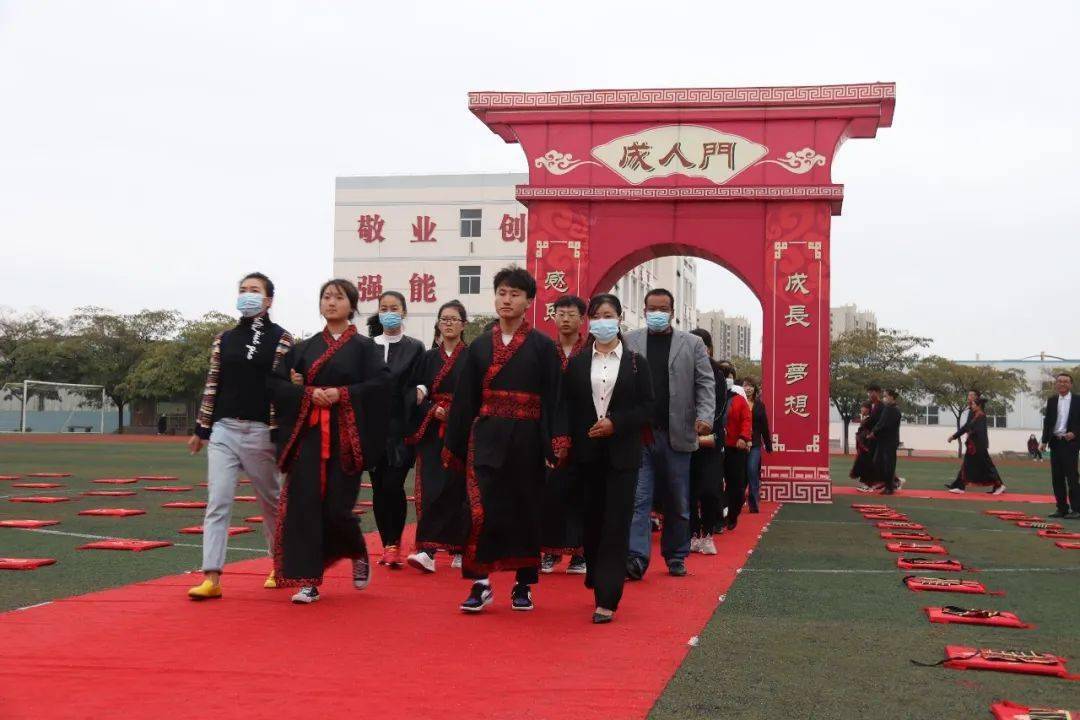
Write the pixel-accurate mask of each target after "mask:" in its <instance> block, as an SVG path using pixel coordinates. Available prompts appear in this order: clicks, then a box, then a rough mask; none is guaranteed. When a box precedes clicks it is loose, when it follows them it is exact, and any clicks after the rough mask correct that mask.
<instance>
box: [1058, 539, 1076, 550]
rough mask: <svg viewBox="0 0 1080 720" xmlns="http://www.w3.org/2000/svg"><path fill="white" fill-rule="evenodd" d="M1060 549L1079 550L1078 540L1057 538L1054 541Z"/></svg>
mask: <svg viewBox="0 0 1080 720" xmlns="http://www.w3.org/2000/svg"><path fill="white" fill-rule="evenodd" d="M1054 544H1055V545H1057V546H1058V547H1059V548H1061V549H1062V550H1080V542H1069V541H1067V540H1058V541H1057V542H1056V543H1054Z"/></svg>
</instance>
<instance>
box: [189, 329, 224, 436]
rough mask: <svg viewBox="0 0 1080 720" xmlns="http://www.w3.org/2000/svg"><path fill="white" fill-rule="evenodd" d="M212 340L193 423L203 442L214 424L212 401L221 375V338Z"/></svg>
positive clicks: (215, 396) (219, 336)
mask: <svg viewBox="0 0 1080 720" xmlns="http://www.w3.org/2000/svg"><path fill="white" fill-rule="evenodd" d="M223 334H224V333H219V334H218V336H217V337H215V338H214V344H213V345H212V346H211V348H210V370H209V371H207V373H206V386H205V387H204V388H203V395H202V402H201V403H200V404H199V416H198V418H197V419H196V421H195V434H196V435H198V436H199V437H201V438H202V439H203V440H209V439H210V427H211V426H212V425H213V424H214V401H215V400H217V388H218V379H219V377H220V375H221V336H222V335H223Z"/></svg>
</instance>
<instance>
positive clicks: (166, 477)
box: [135, 475, 180, 482]
mask: <svg viewBox="0 0 1080 720" xmlns="http://www.w3.org/2000/svg"><path fill="white" fill-rule="evenodd" d="M135 479H136V480H150V481H151V482H152V481H154V480H160V481H161V482H171V481H173V480H179V479H180V478H178V477H176V476H175V475H136V476H135Z"/></svg>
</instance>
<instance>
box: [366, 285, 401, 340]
mask: <svg viewBox="0 0 1080 720" xmlns="http://www.w3.org/2000/svg"><path fill="white" fill-rule="evenodd" d="M387 296H389V297H392V298H396V299H397V301H398V302H400V303H401V313H402V315H405V314H408V312H409V306H408V305H406V304H405V296H404V295H402V294H401V293H399V292H398V291H397V290H387V291H386V292H384V293H383V294H382V295H380V296H379V302H382V299H383V298H384V297H387ZM367 327H368V337H378V336H379V335H382V334H383V326H382V323H381V322H379V311H378V310H376V311H375V314H374V315H371V316H370V317H368V319H367Z"/></svg>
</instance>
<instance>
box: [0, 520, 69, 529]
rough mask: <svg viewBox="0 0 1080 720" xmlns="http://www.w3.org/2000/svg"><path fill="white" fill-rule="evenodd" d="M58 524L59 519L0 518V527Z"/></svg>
mask: <svg viewBox="0 0 1080 720" xmlns="http://www.w3.org/2000/svg"><path fill="white" fill-rule="evenodd" d="M59 524H60V521H59V520H0V527H7V528H39V527H48V526H50V525H59Z"/></svg>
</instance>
